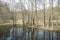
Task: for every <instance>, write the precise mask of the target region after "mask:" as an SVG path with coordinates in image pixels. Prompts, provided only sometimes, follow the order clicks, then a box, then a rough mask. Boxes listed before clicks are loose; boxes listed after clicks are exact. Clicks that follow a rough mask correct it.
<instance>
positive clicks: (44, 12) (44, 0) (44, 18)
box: [44, 0, 46, 27]
mask: <svg viewBox="0 0 60 40" xmlns="http://www.w3.org/2000/svg"><path fill="white" fill-rule="evenodd" d="M45 26H46V24H45V0H44V27H45Z"/></svg>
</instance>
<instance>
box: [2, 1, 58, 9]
mask: <svg viewBox="0 0 60 40" xmlns="http://www.w3.org/2000/svg"><path fill="white" fill-rule="evenodd" d="M2 1H4V2H5V3H8V4H9V7H10V8H13V6H14V5H15V4H16V3H18V2H19V0H2ZM11 1H13V2H14V4H13V5H12V3H11ZM22 2H23V3H24V0H22ZM26 3H27V4H28V1H27V0H25V7H26V9H28V6H27V4H26ZM38 3H39V4H38ZM57 3H58V0H53V6H56V5H57ZM42 4H43V0H39V1H37V7H38V9H43V6H44V5H42ZM45 4H46V5H45V7H46V8H49V6H50V5H49V0H46V3H45ZM28 5H30V4H28ZM30 8H31V7H30Z"/></svg>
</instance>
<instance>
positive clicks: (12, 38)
mask: <svg viewBox="0 0 60 40" xmlns="http://www.w3.org/2000/svg"><path fill="white" fill-rule="evenodd" d="M57 33H59V32H56V31H55V32H54V31H45V30H40V29H33V28H14V30H13V28H11V29H10V34H9V36H8V37H7V39H6V40H57V39H58V38H57V37H58V35H57ZM59 34H60V33H59ZM58 40H59V39H58Z"/></svg>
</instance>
